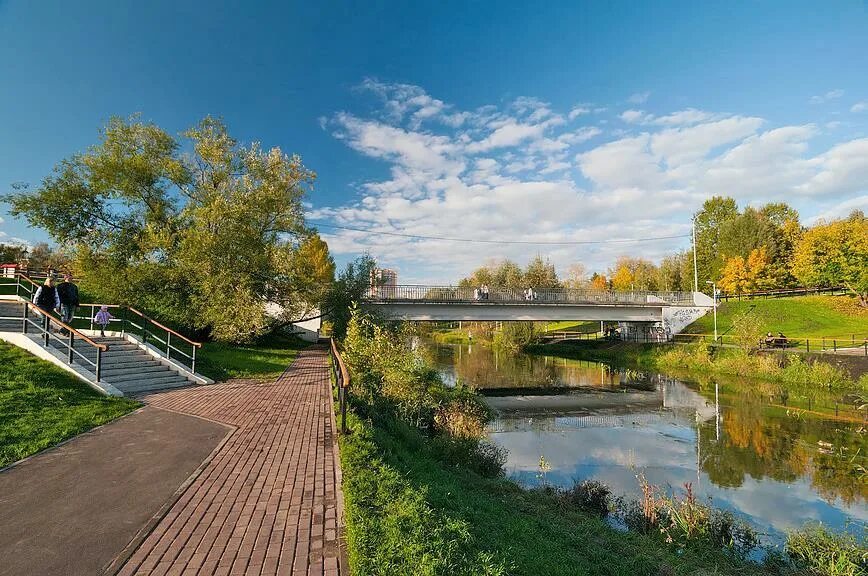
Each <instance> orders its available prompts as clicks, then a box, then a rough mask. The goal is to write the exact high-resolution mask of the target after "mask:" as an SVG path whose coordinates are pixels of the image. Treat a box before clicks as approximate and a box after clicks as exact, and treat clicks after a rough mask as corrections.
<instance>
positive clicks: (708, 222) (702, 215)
mask: <svg viewBox="0 0 868 576" xmlns="http://www.w3.org/2000/svg"><path fill="white" fill-rule="evenodd" d="M737 216H738V206H737V205H736V203H735V200H733V199H732V198H724V197H722V196H714V197H712V198H709V199H708V200H706V201H705V202H704V203H703V204H702V209H701V210H700V211H699V212H697V213H696V215H695V216H694V218H695V220H696V260H697V269H698V272H699V285H700V286H703V285H704V284H705V281H706V280H715V279H717V277H718V276H719V274H720V270H721V269H722V268H723V263H724V256H723V255H722V254H721V252H720V241H721V228H722V227H723V226H724V224H726V223H727V222H728V221H730V220H733V219H735V218H736V217H737Z"/></svg>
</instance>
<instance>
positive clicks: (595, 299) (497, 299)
mask: <svg viewBox="0 0 868 576" xmlns="http://www.w3.org/2000/svg"><path fill="white" fill-rule="evenodd" d="M365 300H366V301H367V302H371V303H384V304H391V303H422V304H471V303H477V304H521V305H557V304H564V305H572V304H582V305H604V306H612V305H629V306H659V305H661V304H668V305H678V306H692V305H694V301H695V298H694V295H693V293H692V292H659V291H657V292H654V291H643V290H635V291H633V290H631V291H614V290H586V289H581V290H574V289H567V288H558V289H545V290H535V289H533V288H526V289H523V290H522V289H515V288H491V289H489V290H488V291H487V292H486V291H485V290H482V289H480V288H468V287H459V286H419V285H398V286H374V287H371V288H370V289H369V290H368V292H367V294H366V295H365Z"/></svg>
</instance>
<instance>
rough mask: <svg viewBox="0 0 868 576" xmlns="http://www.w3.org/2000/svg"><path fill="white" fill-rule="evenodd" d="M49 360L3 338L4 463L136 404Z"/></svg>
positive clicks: (0, 416) (0, 425) (0, 446)
mask: <svg viewBox="0 0 868 576" xmlns="http://www.w3.org/2000/svg"><path fill="white" fill-rule="evenodd" d="M139 406H140V404H139V403H138V402H136V401H134V400H129V399H127V398H113V397H109V396H103V395H102V394H100V393H98V392H97V391H95V390H94V389H92V388H91V387H89V386H88V385H87V384H85V383H84V382H82V381H81V380H79V379H78V378H76V377H75V376H73V375H72V374H70V373H68V372H65V371H64V370H61V369H60V368H58V367H56V366H54V365H52V364H51V363H49V362H46V361H44V360H40V359H39V358H36V357H35V356H33V355H32V354H30V353H28V352H25V351H24V350H21V349H19V348H16V347H15V346H12V345H10V344H6V343H5V342H0V467H2V466H6V465H8V464H10V463H12V462H15V461H16V460H20V459H21V458H24V457H26V456H30V455H31V454H35V453H36V452H39V451H40V450H44V449H45V448H48V447H49V446H53V445H54V444H57V443H58V442H61V441H63V440H66V439H67V438H70V437H72V436H75V435H76V434H80V433H81V432H84V431H86V430H89V429H90V428H93V427H94V426H99V425H100V424H105V423H106V422H109V421H111V420H114V419H115V418H117V417H118V416H122V415H123V414H126V413H127V412H130V411H132V410H135V409H136V408H137V407H139Z"/></svg>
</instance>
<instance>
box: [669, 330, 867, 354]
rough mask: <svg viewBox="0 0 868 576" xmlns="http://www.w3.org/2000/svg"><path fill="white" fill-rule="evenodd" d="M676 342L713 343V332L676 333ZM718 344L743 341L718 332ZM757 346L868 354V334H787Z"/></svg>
mask: <svg viewBox="0 0 868 576" xmlns="http://www.w3.org/2000/svg"><path fill="white" fill-rule="evenodd" d="M672 340H673V341H675V342H708V343H713V342H714V341H715V340H714V335H713V334H685V333H681V334H675V335H674V336H673V337H672ZM717 343H718V344H722V345H723V344H729V345H733V346H738V345H741V343H740V342H739V341H738V340H737V339H736V337H735V336H733V335H732V334H718V335H717ZM756 347H757V348H758V349H762V350H776V349H779V350H792V351H800V352H839V351H841V350H855V349H859V348H861V349H862V350H863V352H864V355H865V356H868V335H866V334H846V335H841V336H813V335H808V336H785V337H783V338H780V337H777V336H772V340H771V343H769V344H766V342H765V339H764V338H763V339H760V340H759V341H757V343H756Z"/></svg>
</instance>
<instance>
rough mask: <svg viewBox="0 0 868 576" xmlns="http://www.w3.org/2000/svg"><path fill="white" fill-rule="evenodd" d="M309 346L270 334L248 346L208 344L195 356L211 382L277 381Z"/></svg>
mask: <svg viewBox="0 0 868 576" xmlns="http://www.w3.org/2000/svg"><path fill="white" fill-rule="evenodd" d="M307 346H308V344H307V343H306V342H303V341H302V340H300V339H298V338H295V337H293V336H285V335H282V334H272V335H269V336H267V337H265V338H264V339H263V340H262V341H260V342H257V343H255V344H249V345H235V344H224V343H222V342H208V343H206V344H204V345H203V346H202V349H201V350H199V352H198V353H197V355H196V362H197V366H196V369H197V370H198V371H199V372H200V373H201V374H204V375H205V376H208V377H209V378H213V379H214V380H218V381H221V380H228V379H229V378H276V377H277V376H280V375H281V374H282V373H283V371H284V370H286V367H287V366H289V365H290V364H291V363H292V361H293V360H295V357H296V356H297V355H298V351H299V350H302V349H303V348H306V347H307Z"/></svg>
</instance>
